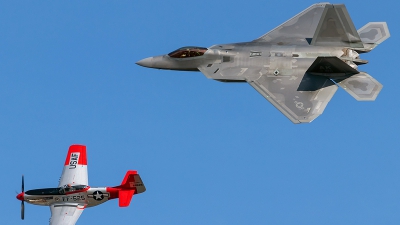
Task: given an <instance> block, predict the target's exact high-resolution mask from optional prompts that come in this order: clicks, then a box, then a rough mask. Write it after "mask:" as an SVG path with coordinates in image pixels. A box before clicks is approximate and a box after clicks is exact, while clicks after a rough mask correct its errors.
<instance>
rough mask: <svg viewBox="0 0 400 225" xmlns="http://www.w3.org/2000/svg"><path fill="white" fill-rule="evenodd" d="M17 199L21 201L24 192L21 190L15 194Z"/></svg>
mask: <svg viewBox="0 0 400 225" xmlns="http://www.w3.org/2000/svg"><path fill="white" fill-rule="evenodd" d="M17 199H18V200H20V201H23V200H24V193H23V192H21V193H19V194H18V195H17Z"/></svg>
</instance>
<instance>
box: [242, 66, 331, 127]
mask: <svg viewBox="0 0 400 225" xmlns="http://www.w3.org/2000/svg"><path fill="white" fill-rule="evenodd" d="M310 80H313V81H312V82H310V84H312V85H313V86H315V85H316V83H317V84H318V87H311V88H309V89H307V88H304V87H307V86H308V85H307V82H308V81H310ZM248 83H249V84H250V85H251V86H252V87H253V88H254V89H256V90H257V91H258V92H259V93H260V94H261V95H262V96H264V98H266V99H267V100H268V101H269V102H271V103H272V105H274V106H275V107H276V108H277V109H278V110H279V111H281V112H282V113H283V114H284V115H285V116H286V117H287V118H288V119H290V120H291V121H292V122H293V123H309V122H311V121H313V120H314V119H315V118H317V117H318V116H319V115H321V114H322V112H323V111H324V109H325V107H326V105H327V104H328V102H329V101H330V100H331V98H332V96H333V95H334V94H335V92H336V90H337V89H338V87H337V86H336V85H335V83H334V82H332V81H331V80H330V79H329V78H326V77H321V76H313V75H310V74H308V73H306V71H304V76H274V75H271V76H268V75H263V76H261V77H260V78H258V79H257V80H248ZM300 84H301V85H300Z"/></svg>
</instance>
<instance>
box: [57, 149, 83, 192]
mask: <svg viewBox="0 0 400 225" xmlns="http://www.w3.org/2000/svg"><path fill="white" fill-rule="evenodd" d="M66 184H71V185H79V184H81V185H88V174H87V157H86V146H84V145H71V146H70V147H69V150H68V154H67V158H66V159H65V163H64V169H63V171H62V174H61V178H60V183H59V184H58V186H59V187H61V186H63V185H66Z"/></svg>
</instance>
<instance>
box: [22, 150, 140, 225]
mask: <svg viewBox="0 0 400 225" xmlns="http://www.w3.org/2000/svg"><path fill="white" fill-rule="evenodd" d="M144 191H146V188H145V186H144V184H143V182H142V179H141V178H140V176H139V174H138V173H137V171H133V170H130V171H128V172H127V173H126V175H125V178H124V180H123V181H122V183H121V185H119V186H115V187H89V186H88V174H87V157H86V146H83V145H72V146H70V148H69V150H68V155H67V158H66V160H65V164H64V169H63V172H62V174H61V178H60V183H59V184H58V187H56V188H42V189H34V190H29V191H26V192H24V177H23V176H22V192H21V193H20V194H18V195H17V199H18V200H21V219H24V211H25V209H24V208H25V206H24V202H28V203H31V204H34V205H42V206H50V210H51V219H50V225H74V224H75V223H76V221H77V220H78V218H79V216H80V215H81V214H82V212H83V210H84V209H85V208H86V207H92V206H97V205H99V204H102V203H104V202H106V201H108V200H111V199H115V198H118V199H119V206H120V207H127V206H129V204H130V202H131V199H132V196H133V195H134V194H140V193H142V192H144Z"/></svg>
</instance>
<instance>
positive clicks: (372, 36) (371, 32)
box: [357, 22, 390, 52]
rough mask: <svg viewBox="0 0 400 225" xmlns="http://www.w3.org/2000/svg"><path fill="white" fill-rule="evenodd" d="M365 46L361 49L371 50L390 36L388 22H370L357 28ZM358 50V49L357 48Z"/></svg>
mask: <svg viewBox="0 0 400 225" xmlns="http://www.w3.org/2000/svg"><path fill="white" fill-rule="evenodd" d="M357 32H358V34H359V35H360V38H361V41H362V42H363V43H364V48H363V49H359V50H360V51H364V52H369V51H371V50H372V49H374V48H375V47H376V46H378V45H379V44H380V43H382V42H383V41H385V40H386V39H388V38H389V37H390V33H389V28H388V26H387V24H386V22H369V23H367V24H365V25H364V26H363V27H361V28H360V29H358V30H357ZM357 50H358V49H357Z"/></svg>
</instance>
